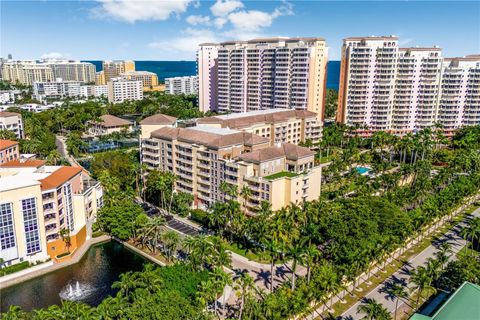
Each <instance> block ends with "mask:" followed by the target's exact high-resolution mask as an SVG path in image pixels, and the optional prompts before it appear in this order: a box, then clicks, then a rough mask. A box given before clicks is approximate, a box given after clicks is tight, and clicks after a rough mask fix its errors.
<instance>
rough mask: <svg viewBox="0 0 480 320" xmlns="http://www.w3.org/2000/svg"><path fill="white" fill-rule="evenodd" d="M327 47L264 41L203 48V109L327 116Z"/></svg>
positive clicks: (309, 41) (315, 42) (306, 41)
mask: <svg viewBox="0 0 480 320" xmlns="http://www.w3.org/2000/svg"><path fill="white" fill-rule="evenodd" d="M327 52H328V49H327V47H326V43H325V40H324V39H321V38H265V39H253V40H250V41H230V42H224V43H220V44H211V43H207V44H201V45H200V48H199V50H198V56H197V63H198V78H199V79H198V81H199V105H200V110H201V111H209V110H212V111H219V112H234V113H238V112H247V111H256V110H267V109H277V108H281V109H297V110H309V111H312V112H315V113H316V114H317V115H318V117H319V118H322V117H323V111H324V100H325V97H324V96H325V86H326V67H327V60H328V58H327Z"/></svg>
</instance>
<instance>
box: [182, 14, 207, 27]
mask: <svg viewBox="0 0 480 320" xmlns="http://www.w3.org/2000/svg"><path fill="white" fill-rule="evenodd" d="M186 21H187V23H188V24H191V25H192V26H196V25H197V24H206V25H208V24H210V17H209V16H201V15H191V16H188V17H187V19H186Z"/></svg>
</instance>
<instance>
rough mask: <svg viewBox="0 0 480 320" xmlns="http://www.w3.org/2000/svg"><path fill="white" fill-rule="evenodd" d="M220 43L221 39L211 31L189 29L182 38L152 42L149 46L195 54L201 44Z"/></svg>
mask: <svg viewBox="0 0 480 320" xmlns="http://www.w3.org/2000/svg"><path fill="white" fill-rule="evenodd" d="M218 41H220V39H219V38H217V36H216V35H215V33H214V32H212V31H211V30H209V29H192V28H187V29H186V30H184V31H183V35H182V36H179V37H176V38H174V39H171V40H168V41H158V42H151V43H149V44H148V46H149V47H150V48H154V49H162V50H166V51H181V52H191V53H192V54H193V53H194V52H195V51H196V50H197V48H198V45H199V44H200V43H204V42H218Z"/></svg>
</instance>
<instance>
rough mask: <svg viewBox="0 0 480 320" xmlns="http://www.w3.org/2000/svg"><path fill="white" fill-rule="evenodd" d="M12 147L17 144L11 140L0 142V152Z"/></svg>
mask: <svg viewBox="0 0 480 320" xmlns="http://www.w3.org/2000/svg"><path fill="white" fill-rule="evenodd" d="M14 145H18V142H17V141H12V140H0V150H5V149H7V148H10V147H13V146H14Z"/></svg>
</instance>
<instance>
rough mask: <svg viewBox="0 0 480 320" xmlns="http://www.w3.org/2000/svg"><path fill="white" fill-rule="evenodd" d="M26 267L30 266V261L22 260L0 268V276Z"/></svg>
mask: <svg viewBox="0 0 480 320" xmlns="http://www.w3.org/2000/svg"><path fill="white" fill-rule="evenodd" d="M28 267H30V263H29V262H28V261H23V262H20V263H17V264H14V265H12V266H9V267H5V268H2V269H0V276H4V275H7V274H11V273H14V272H18V271H20V270H23V269H27V268H28Z"/></svg>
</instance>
